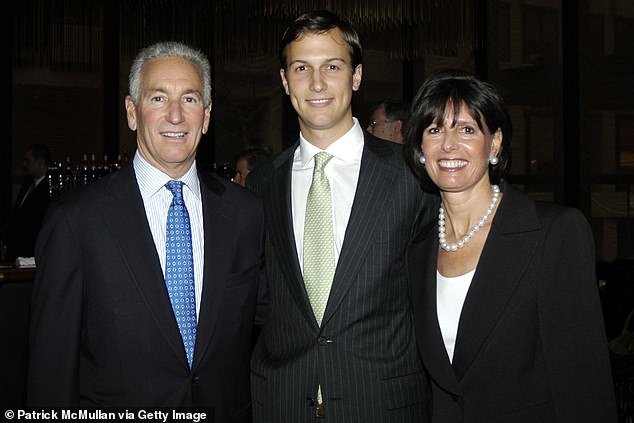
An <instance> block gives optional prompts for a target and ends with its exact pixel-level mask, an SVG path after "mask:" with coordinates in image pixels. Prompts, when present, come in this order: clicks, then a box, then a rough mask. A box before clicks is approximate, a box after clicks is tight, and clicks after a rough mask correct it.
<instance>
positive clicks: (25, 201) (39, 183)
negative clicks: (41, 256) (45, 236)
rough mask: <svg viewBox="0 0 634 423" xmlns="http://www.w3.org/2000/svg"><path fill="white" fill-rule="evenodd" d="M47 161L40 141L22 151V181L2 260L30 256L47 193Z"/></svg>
mask: <svg viewBox="0 0 634 423" xmlns="http://www.w3.org/2000/svg"><path fill="white" fill-rule="evenodd" d="M50 164H51V153H50V152H49V149H48V147H46V146H45V145H42V144H33V145H30V146H29V147H28V148H27V149H26V150H25V152H24V160H23V162H22V167H23V168H24V176H25V177H24V183H23V184H22V186H21V188H20V191H19V192H18V196H17V198H16V200H15V205H14V206H13V210H12V213H11V216H10V218H9V222H8V225H7V232H6V261H10V262H13V261H15V259H16V258H17V257H33V256H34V250H35V240H36V239H37V235H38V233H39V232H40V227H41V225H42V220H43V219H44V214H45V213H46V209H47V207H48V204H49V201H50V197H49V188H48V181H47V179H46V174H47V171H48V167H49V166H50Z"/></svg>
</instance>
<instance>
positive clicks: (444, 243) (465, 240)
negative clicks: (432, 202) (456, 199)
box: [438, 185, 500, 251]
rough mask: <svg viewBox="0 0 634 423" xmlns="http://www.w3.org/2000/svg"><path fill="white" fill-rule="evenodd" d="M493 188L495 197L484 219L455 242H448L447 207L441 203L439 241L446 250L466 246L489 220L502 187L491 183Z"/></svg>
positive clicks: (454, 249)
mask: <svg viewBox="0 0 634 423" xmlns="http://www.w3.org/2000/svg"><path fill="white" fill-rule="evenodd" d="M491 188H492V189H493V198H492V199H491V204H489V208H488V209H487V211H486V213H484V216H482V219H480V221H479V222H478V223H477V224H476V225H475V226H474V227H473V229H471V231H469V233H468V234H467V235H465V237H464V238H462V239H461V240H460V241H458V242H456V243H455V244H447V239H446V238H445V209H444V208H443V206H442V204H441V205H440V210H438V241H439V243H440V247H441V248H442V249H443V250H445V251H456V250H457V249H458V248H462V247H464V246H465V245H466V244H468V243H469V241H471V238H473V236H474V235H475V234H476V233H477V232H478V231H479V230H480V228H481V227H483V226H484V224H485V223H486V221H487V220H489V216H491V213H493V209H495V205H496V204H497V202H498V199H499V198H500V187H499V186H497V185H491Z"/></svg>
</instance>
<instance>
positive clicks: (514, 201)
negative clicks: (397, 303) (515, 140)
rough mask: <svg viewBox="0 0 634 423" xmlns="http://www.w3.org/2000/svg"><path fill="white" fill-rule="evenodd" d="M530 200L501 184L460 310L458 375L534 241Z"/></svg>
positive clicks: (464, 369)
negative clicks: (485, 238)
mask: <svg viewBox="0 0 634 423" xmlns="http://www.w3.org/2000/svg"><path fill="white" fill-rule="evenodd" d="M539 228H540V225H539V220H538V218H537V214H536V212H535V207H534V203H533V202H532V201H531V200H530V199H528V198H527V197H524V196H522V195H520V194H519V193H518V192H517V191H516V190H515V188H513V187H512V186H510V185H507V186H506V187H505V189H504V197H503V198H502V202H501V203H500V206H499V207H498V211H497V213H496V216H495V218H494V219H493V222H492V225H491V231H490V232H489V236H488V238H487V241H486V243H485V245H484V248H483V250H482V255H481V256H480V261H479V263H478V266H477V270H476V272H475V274H474V276H473V280H472V282H471V287H470V288H469V292H468V294H467V297H466V299H465V303H464V306H463V309H462V314H461V316H460V324H459V327H458V336H457V339H456V348H455V354H454V360H453V367H454V371H455V373H456V376H457V377H458V380H461V379H462V378H463V377H464V375H465V374H466V373H467V371H468V369H469V367H470V366H471V364H472V363H473V361H474V360H475V358H476V356H477V354H478V352H479V351H480V350H481V349H482V347H483V345H484V343H485V342H486V340H487V338H488V336H489V334H490V333H491V331H492V330H493V329H494V327H495V325H496V324H497V322H498V320H499V319H500V317H501V315H502V313H503V312H504V310H505V307H506V306H507V304H508V303H509V301H510V299H511V297H512V296H513V293H514V291H515V289H516V287H517V284H518V282H519V281H520V279H521V276H522V274H523V272H524V269H525V268H526V266H527V265H528V263H529V262H530V261H531V259H532V256H533V254H534V253H535V246H536V245H537V242H538V232H537V231H538V230H539Z"/></svg>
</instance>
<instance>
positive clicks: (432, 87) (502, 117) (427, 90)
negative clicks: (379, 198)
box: [405, 69, 513, 186]
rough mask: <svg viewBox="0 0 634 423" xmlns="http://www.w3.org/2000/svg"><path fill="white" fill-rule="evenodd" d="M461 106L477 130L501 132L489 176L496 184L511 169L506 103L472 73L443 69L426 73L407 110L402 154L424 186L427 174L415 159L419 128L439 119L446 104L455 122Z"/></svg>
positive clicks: (439, 120)
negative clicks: (499, 145) (499, 142)
mask: <svg viewBox="0 0 634 423" xmlns="http://www.w3.org/2000/svg"><path fill="white" fill-rule="evenodd" d="M463 104H464V106H465V107H466V108H467V110H468V111H469V114H470V115H471V117H472V118H473V119H474V120H475V121H476V123H477V124H478V127H479V128H480V130H483V131H484V129H485V128H484V126H483V122H482V121H483V120H484V124H486V128H487V129H488V130H489V132H490V133H491V134H494V133H495V132H496V131H497V130H498V129H499V130H500V131H502V145H501V148H500V151H499V152H498V159H499V162H498V164H497V165H495V166H493V165H489V179H490V180H491V183H493V184H498V183H500V181H501V180H502V179H504V177H505V176H506V175H507V174H508V172H509V170H510V168H511V139H512V137H513V128H512V125H511V119H510V118H509V115H508V112H507V111H506V106H505V105H504V101H503V100H502V97H501V96H500V95H499V94H498V92H497V90H496V89H495V88H494V87H493V86H492V85H490V84H488V83H486V82H482V81H480V80H478V79H476V78H475V77H473V76H472V75H470V74H468V73H466V72H464V71H461V70H456V69H444V70H441V71H438V72H436V73H434V74H432V75H430V76H429V77H428V78H427V79H426V80H425V82H424V83H423V85H421V87H420V89H419V90H418V93H417V94H416V97H415V98H414V101H413V102H412V107H411V109H410V116H409V122H408V127H407V131H406V137H405V156H406V160H407V162H408V164H409V165H410V167H411V168H412V170H413V171H414V172H415V173H416V175H417V176H418V177H419V178H421V180H422V182H423V186H428V183H429V182H430V181H429V177H428V176H427V173H426V172H425V167H424V166H423V165H421V163H420V162H419V158H420V156H421V155H422V151H421V142H422V140H423V131H424V130H425V128H427V127H428V126H429V125H431V124H433V123H434V122H442V121H443V120H444V118H445V113H446V111H447V108H448V107H451V108H452V109H453V117H454V122H453V124H454V125H455V123H456V120H457V118H458V115H459V113H460V108H461V106H462V105H463Z"/></svg>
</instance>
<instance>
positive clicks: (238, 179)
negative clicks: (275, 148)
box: [233, 148, 270, 187]
mask: <svg viewBox="0 0 634 423" xmlns="http://www.w3.org/2000/svg"><path fill="white" fill-rule="evenodd" d="M269 157H270V154H269V152H268V151H267V150H265V149H263V148H249V149H247V150H244V151H242V152H241V153H240V154H238V156H237V157H236V160H235V167H236V173H235V176H234V177H233V182H235V183H236V184H238V185H241V186H243V187H244V186H246V180H247V176H248V175H249V172H251V171H252V170H253V168H255V166H257V165H258V164H260V163H262V162H264V161H266V160H267V159H268V158H269Z"/></svg>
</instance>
